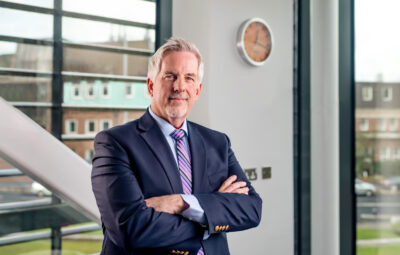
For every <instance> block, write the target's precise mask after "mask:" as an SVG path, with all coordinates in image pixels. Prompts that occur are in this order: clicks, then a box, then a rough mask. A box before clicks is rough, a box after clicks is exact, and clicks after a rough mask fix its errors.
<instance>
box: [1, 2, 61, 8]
mask: <svg viewBox="0 0 400 255" xmlns="http://www.w3.org/2000/svg"><path fill="white" fill-rule="evenodd" d="M7 2H13V3H18V4H27V5H34V6H40V7H45V8H53V3H54V0H7Z"/></svg>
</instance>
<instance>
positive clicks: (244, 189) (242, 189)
mask: <svg viewBox="0 0 400 255" xmlns="http://www.w3.org/2000/svg"><path fill="white" fill-rule="evenodd" d="M249 190H250V189H249V188H248V187H244V188H240V189H236V190H234V191H232V192H231V193H236V194H244V195H248V194H249Z"/></svg>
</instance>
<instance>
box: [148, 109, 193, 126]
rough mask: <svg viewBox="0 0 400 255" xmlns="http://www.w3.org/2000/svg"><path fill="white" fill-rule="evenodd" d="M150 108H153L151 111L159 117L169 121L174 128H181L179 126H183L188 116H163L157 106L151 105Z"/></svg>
mask: <svg viewBox="0 0 400 255" xmlns="http://www.w3.org/2000/svg"><path fill="white" fill-rule="evenodd" d="M150 108H151V111H152V112H153V113H154V114H155V115H157V116H158V117H160V118H161V119H163V120H165V121H167V122H168V123H169V124H171V125H172V126H173V127H174V128H176V129H179V128H181V127H182V125H183V122H184V121H185V119H186V116H185V117H181V118H172V117H170V116H168V115H167V116H163V115H162V114H160V112H159V111H158V110H157V109H156V108H155V107H152V106H151V105H150Z"/></svg>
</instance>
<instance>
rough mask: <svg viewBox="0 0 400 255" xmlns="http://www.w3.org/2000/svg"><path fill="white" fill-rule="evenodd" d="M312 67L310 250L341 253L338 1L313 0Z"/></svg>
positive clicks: (317, 254) (321, 252) (318, 254)
mask: <svg viewBox="0 0 400 255" xmlns="http://www.w3.org/2000/svg"><path fill="white" fill-rule="evenodd" d="M311 70H312V72H311V176H312V178H311V201H312V203H311V218H312V228H311V234H312V236H311V240H312V242H311V250H312V254H313V255H320V254H324V255H338V254H339V133H338V130H339V113H338V109H339V96H338V91H339V89H338V88H339V86H338V84H339V83H338V0H325V1H319V0H312V1H311Z"/></svg>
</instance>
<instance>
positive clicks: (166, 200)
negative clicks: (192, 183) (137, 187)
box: [144, 194, 188, 214]
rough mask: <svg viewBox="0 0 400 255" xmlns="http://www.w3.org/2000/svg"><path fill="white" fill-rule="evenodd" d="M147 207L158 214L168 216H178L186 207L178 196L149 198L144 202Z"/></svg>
mask: <svg viewBox="0 0 400 255" xmlns="http://www.w3.org/2000/svg"><path fill="white" fill-rule="evenodd" d="M144 201H145V202H146V205H147V206H148V207H152V208H154V210H156V211H158V212H165V213H169V214H180V213H181V212H183V211H184V210H186V209H187V207H188V205H187V204H186V203H185V201H183V199H182V197H181V196H180V195H177V194H174V195H165V196H159V197H151V198H148V199H145V200H144Z"/></svg>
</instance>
